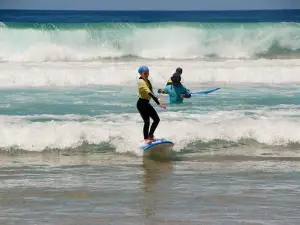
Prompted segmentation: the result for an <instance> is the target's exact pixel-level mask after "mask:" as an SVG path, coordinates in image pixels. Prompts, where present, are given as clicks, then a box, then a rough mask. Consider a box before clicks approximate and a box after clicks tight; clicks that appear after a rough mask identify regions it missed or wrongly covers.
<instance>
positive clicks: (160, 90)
mask: <svg viewBox="0 0 300 225" xmlns="http://www.w3.org/2000/svg"><path fill="white" fill-rule="evenodd" d="M157 92H158V93H159V94H168V90H166V89H161V88H160V89H158V90H157Z"/></svg>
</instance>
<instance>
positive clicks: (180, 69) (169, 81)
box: [166, 67, 182, 86]
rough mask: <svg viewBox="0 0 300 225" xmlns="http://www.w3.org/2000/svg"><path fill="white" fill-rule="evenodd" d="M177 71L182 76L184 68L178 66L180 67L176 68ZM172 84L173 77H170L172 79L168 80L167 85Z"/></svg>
mask: <svg viewBox="0 0 300 225" xmlns="http://www.w3.org/2000/svg"><path fill="white" fill-rule="evenodd" d="M175 73H178V74H180V76H181V74H182V68H180V67H178V68H177V69H176V71H175ZM170 84H172V78H170V79H169V80H168V82H167V85H166V86H168V85H170Z"/></svg>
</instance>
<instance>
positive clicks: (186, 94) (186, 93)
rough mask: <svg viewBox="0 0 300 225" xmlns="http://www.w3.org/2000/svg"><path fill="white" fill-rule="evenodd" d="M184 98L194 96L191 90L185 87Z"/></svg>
mask: <svg viewBox="0 0 300 225" xmlns="http://www.w3.org/2000/svg"><path fill="white" fill-rule="evenodd" d="M183 96H184V98H190V97H192V95H191V92H190V91H189V90H188V89H186V88H185V90H184V94H183Z"/></svg>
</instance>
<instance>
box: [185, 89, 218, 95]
mask: <svg viewBox="0 0 300 225" xmlns="http://www.w3.org/2000/svg"><path fill="white" fill-rule="evenodd" d="M219 89H221V88H214V89H210V90H206V91H197V92H191V94H192V95H200V94H204V95H206V94H209V93H211V92H214V91H217V90H219Z"/></svg>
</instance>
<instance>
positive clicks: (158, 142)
mask: <svg viewBox="0 0 300 225" xmlns="http://www.w3.org/2000/svg"><path fill="white" fill-rule="evenodd" d="M173 146H174V143H173V142H172V141H168V140H166V139H164V138H158V139H155V140H154V141H152V142H150V143H148V144H144V145H142V146H140V149H141V150H143V151H146V150H151V149H157V148H170V147H173Z"/></svg>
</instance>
